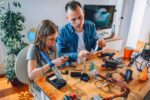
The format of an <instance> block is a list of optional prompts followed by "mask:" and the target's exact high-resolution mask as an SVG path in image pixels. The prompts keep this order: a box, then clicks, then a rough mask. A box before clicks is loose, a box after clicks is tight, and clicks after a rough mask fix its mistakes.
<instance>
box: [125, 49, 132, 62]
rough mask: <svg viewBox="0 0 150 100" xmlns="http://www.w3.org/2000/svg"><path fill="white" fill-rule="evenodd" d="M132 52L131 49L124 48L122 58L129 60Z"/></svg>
mask: <svg viewBox="0 0 150 100" xmlns="http://www.w3.org/2000/svg"><path fill="white" fill-rule="evenodd" d="M132 52H133V48H131V47H125V48H124V58H125V59H130V58H131V55H132Z"/></svg>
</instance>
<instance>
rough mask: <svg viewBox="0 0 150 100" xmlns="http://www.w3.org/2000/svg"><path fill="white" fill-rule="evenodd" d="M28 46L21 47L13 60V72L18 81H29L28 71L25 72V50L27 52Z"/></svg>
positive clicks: (27, 82)
mask: <svg viewBox="0 0 150 100" xmlns="http://www.w3.org/2000/svg"><path fill="white" fill-rule="evenodd" d="M28 49H29V46H27V47H25V48H23V49H22V50H21V51H20V52H19V54H18V56H17V58H16V62H15V73H16V76H17V78H18V80H19V81H20V82H23V83H26V84H29V83H30V82H31V81H30V80H29V76H28V72H27V60H26V56H27V52H28Z"/></svg>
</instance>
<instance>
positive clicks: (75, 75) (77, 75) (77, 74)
mask: <svg viewBox="0 0 150 100" xmlns="http://www.w3.org/2000/svg"><path fill="white" fill-rule="evenodd" d="M70 75H71V77H81V72H71V74H70Z"/></svg>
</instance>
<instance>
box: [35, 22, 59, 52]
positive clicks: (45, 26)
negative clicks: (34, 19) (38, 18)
mask: <svg viewBox="0 0 150 100" xmlns="http://www.w3.org/2000/svg"><path fill="white" fill-rule="evenodd" d="M57 32H58V27H57V26H56V25H55V24H54V23H53V22H52V21H50V20H43V21H42V22H41V24H39V25H38V28H37V30H36V39H35V41H34V44H35V45H37V46H38V47H39V49H41V50H42V51H44V52H47V51H46V50H45V48H46V37H48V36H50V35H53V34H56V33H57Z"/></svg>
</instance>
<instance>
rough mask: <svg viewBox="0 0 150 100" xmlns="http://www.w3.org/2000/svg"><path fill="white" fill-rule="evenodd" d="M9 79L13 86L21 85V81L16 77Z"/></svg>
mask: <svg viewBox="0 0 150 100" xmlns="http://www.w3.org/2000/svg"><path fill="white" fill-rule="evenodd" d="M9 81H10V83H11V85H12V86H13V87H16V86H21V85H23V83H21V82H20V81H19V80H18V79H17V78H14V79H13V80H9Z"/></svg>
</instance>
